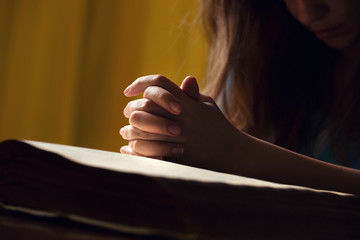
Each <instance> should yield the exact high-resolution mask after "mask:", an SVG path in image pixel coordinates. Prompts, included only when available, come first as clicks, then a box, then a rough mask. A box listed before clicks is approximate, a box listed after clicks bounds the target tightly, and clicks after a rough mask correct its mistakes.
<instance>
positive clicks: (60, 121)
mask: <svg viewBox="0 0 360 240" xmlns="http://www.w3.org/2000/svg"><path fill="white" fill-rule="evenodd" d="M197 7H198V2H197V1H196V0H171V1H169V0H31V1H30V0H0V140H4V139H8V138H21V139H33V140H40V141H49V142H57V143H63V144H70V145H77V146H84V147H91V148H98V149H105V150H110V151H118V150H119V147H120V146H122V145H123V144H125V141H123V140H122V139H121V137H120V135H119V134H118V131H119V129H120V127H122V126H123V125H126V124H127V119H125V118H124V117H123V114H122V110H123V108H124V107H125V106H126V103H127V102H128V101H129V99H126V98H125V97H124V96H123V90H124V88H125V87H126V86H127V85H129V84H130V83H131V82H132V81H133V80H135V79H136V78H137V77H139V76H142V75H148V74H154V73H161V74H164V75H166V76H168V77H169V78H171V79H172V80H174V81H176V82H177V83H180V82H181V81H182V79H183V78H184V77H185V76H186V75H190V74H191V75H194V76H196V77H198V78H199V79H201V78H202V77H203V75H204V68H205V53H206V45H205V41H204V39H203V36H202V33H201V31H199V29H198V28H196V27H194V26H193V25H192V21H193V18H194V15H195V14H196V11H197Z"/></svg>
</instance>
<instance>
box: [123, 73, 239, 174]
mask: <svg viewBox="0 0 360 240" xmlns="http://www.w3.org/2000/svg"><path fill="white" fill-rule="evenodd" d="M141 93H143V98H141V99H138V100H134V101H131V102H129V103H128V104H127V106H126V107H125V109H124V115H125V117H126V118H128V119H129V125H127V126H125V127H123V128H122V129H121V130H120V134H121V136H122V137H123V138H124V139H126V140H129V144H128V146H123V147H122V148H121V150H120V151H121V153H124V154H132V155H140V156H146V157H153V158H162V157H165V158H166V159H170V160H171V161H176V162H179V163H183V164H187V165H192V166H197V167H203V168H208V169H214V170H221V169H222V168H227V167H229V166H226V165H228V163H225V162H224V161H221V160H225V159H227V158H230V157H231V156H234V154H236V153H235V152H236V151H238V150H239V147H238V144H239V142H238V141H237V140H239V139H238V133H240V132H239V131H238V130H237V129H236V128H235V127H234V126H233V125H232V124H231V123H230V122H228V120H227V119H226V118H225V117H224V116H223V114H222V113H221V111H220V109H219V108H218V107H217V105H216V103H215V102H214V101H213V99H212V98H210V97H208V96H204V95H202V94H200V93H199V88H198V84H197V82H196V79H195V78H194V77H191V76H189V77H186V78H185V79H184V81H183V83H182V84H181V87H179V86H177V85H176V84H175V83H173V82H172V81H170V80H169V79H167V78H166V77H164V76H161V75H150V76H144V77H140V78H138V79H137V80H135V81H134V82H133V83H132V84H131V85H130V86H129V87H127V88H126V89H125V91H124V94H125V96H127V97H133V96H137V95H139V94H141ZM227 162H229V161H227Z"/></svg>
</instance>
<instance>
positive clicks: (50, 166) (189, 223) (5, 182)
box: [0, 140, 360, 239]
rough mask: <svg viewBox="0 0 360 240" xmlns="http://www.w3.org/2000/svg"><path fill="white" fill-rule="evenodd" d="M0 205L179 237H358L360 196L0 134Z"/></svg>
mask: <svg viewBox="0 0 360 240" xmlns="http://www.w3.org/2000/svg"><path fill="white" fill-rule="evenodd" d="M219 161H221V159H219ZM0 207H1V208H2V209H3V211H5V212H10V213H11V212H22V213H26V214H29V215H36V216H41V217H44V218H64V219H67V220H68V221H74V222H81V223H84V224H88V225H94V226H97V227H101V228H105V229H110V230H113V231H119V232H126V233H131V234H137V235H143V236H161V237H169V238H177V239H238V238H268V237H275V236H276V237H277V238H280V237H284V238H287V237H290V238H294V237H295V238H301V237H304V238H307V236H309V235H311V236H312V237H315V236H318V237H327V236H328V237H331V238H334V237H335V238H336V236H338V237H339V238H343V237H349V236H350V237H353V236H358V237H359V236H360V230H359V226H360V199H359V197H358V196H354V195H350V194H343V193H337V192H329V191H322V190H316V189H309V188H304V187H299V186H291V185H284V184H276V183H271V182H266V181H261V180H256V179H251V178H245V177H241V176H235V175H230V174H225V173H219V172H214V171H209V170H205V169H199V168H194V167H189V166H184V165H180V164H176V163H170V162H166V161H161V160H154V159H149V158H143V157H136V156H129V155H122V154H120V153H114V152H106V151H100V150H94V149H86V148H80V147H73V146H65V145H59V144H51V143H43V142H35V141H17V140H8V141H4V142H2V143H0Z"/></svg>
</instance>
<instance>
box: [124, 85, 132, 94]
mask: <svg viewBox="0 0 360 240" xmlns="http://www.w3.org/2000/svg"><path fill="white" fill-rule="evenodd" d="M130 88H131V85H130V86H128V87H127V88H125V90H124V95H125V96H126V94H128V93H129V92H130Z"/></svg>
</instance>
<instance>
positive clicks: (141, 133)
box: [138, 131, 149, 139]
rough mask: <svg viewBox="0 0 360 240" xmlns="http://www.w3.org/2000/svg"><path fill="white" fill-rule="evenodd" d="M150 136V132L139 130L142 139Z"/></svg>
mask: <svg viewBox="0 0 360 240" xmlns="http://www.w3.org/2000/svg"><path fill="white" fill-rule="evenodd" d="M148 136H149V133H148V132H144V131H139V132H138V137H139V138H141V139H147V138H148Z"/></svg>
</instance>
